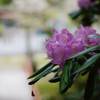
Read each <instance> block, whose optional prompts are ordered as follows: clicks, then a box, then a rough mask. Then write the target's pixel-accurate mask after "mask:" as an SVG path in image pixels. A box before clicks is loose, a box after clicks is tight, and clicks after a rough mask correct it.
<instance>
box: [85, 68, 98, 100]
mask: <svg viewBox="0 0 100 100" xmlns="http://www.w3.org/2000/svg"><path fill="white" fill-rule="evenodd" d="M96 75H97V68H93V69H92V70H91V71H90V72H89V76H88V79H87V83H86V88H85V94H84V100H91V98H92V96H93V91H94V87H95V80H96Z"/></svg>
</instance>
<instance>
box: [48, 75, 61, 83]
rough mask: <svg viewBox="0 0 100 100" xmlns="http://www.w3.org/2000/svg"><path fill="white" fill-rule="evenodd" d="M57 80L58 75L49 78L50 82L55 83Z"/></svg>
mask: <svg viewBox="0 0 100 100" xmlns="http://www.w3.org/2000/svg"><path fill="white" fill-rule="evenodd" d="M59 81H60V76H56V77H53V78H52V79H50V80H49V82H50V83H56V82H59Z"/></svg>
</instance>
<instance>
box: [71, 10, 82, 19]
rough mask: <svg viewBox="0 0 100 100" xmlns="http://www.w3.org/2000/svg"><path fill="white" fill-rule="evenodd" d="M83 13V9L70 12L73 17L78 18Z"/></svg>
mask: <svg viewBox="0 0 100 100" xmlns="http://www.w3.org/2000/svg"><path fill="white" fill-rule="evenodd" d="M80 15H81V11H80V10H79V11H75V12H72V13H70V14H69V16H70V17H71V18H72V19H77V18H78V17H79V16H80Z"/></svg>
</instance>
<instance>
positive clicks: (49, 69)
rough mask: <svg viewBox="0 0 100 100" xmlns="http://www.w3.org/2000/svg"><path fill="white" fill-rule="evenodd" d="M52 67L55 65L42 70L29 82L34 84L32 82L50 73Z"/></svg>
mask: <svg viewBox="0 0 100 100" xmlns="http://www.w3.org/2000/svg"><path fill="white" fill-rule="evenodd" d="M52 68H53V66H50V67H48V68H47V69H46V70H44V71H43V72H41V73H40V74H39V75H38V76H36V78H35V79H33V80H32V81H31V82H29V85H32V84H34V83H36V82H37V81H39V80H40V79H41V78H43V77H44V76H46V75H48V74H49V73H50V72H51V70H52Z"/></svg>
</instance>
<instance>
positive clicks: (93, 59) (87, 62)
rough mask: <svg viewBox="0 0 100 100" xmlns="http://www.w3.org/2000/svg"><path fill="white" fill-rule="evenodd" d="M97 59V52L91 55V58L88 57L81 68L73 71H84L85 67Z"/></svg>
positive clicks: (99, 55)
mask: <svg viewBox="0 0 100 100" xmlns="http://www.w3.org/2000/svg"><path fill="white" fill-rule="evenodd" d="M98 59H100V53H99V54H96V55H94V56H92V57H91V58H89V59H88V60H87V61H86V62H85V63H84V64H83V65H82V66H81V68H79V69H78V70H77V71H75V72H74V73H73V75H74V74H76V73H80V72H82V71H84V70H85V69H87V68H89V67H91V66H92V65H93V64H94V63H95V62H96V61H97V60H98Z"/></svg>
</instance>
